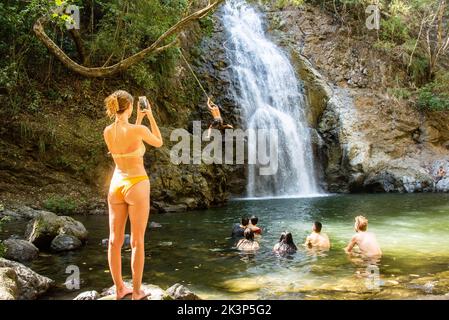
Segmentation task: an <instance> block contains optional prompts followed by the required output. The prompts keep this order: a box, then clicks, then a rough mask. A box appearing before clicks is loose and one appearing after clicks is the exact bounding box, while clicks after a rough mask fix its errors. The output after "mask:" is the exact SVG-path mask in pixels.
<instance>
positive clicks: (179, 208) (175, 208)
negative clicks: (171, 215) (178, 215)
mask: <svg viewBox="0 0 449 320" xmlns="http://www.w3.org/2000/svg"><path fill="white" fill-rule="evenodd" d="M153 205H154V206H155V207H156V208H157V209H158V210H159V211H160V212H184V211H186V210H187V206H186V205H185V204H169V203H166V202H163V201H154V202H153Z"/></svg>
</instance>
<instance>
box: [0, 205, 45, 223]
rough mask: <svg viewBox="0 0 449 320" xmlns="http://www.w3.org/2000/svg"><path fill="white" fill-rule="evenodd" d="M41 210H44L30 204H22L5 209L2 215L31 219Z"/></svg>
mask: <svg viewBox="0 0 449 320" xmlns="http://www.w3.org/2000/svg"><path fill="white" fill-rule="evenodd" d="M40 212H42V210H35V209H33V208H30V207H28V206H21V207H18V208H15V209H13V210H11V209H5V210H3V211H2V212H1V214H0V216H1V217H10V218H11V219H15V220H22V219H23V220H30V219H34V218H36V217H37V216H38V215H39V213H40Z"/></svg>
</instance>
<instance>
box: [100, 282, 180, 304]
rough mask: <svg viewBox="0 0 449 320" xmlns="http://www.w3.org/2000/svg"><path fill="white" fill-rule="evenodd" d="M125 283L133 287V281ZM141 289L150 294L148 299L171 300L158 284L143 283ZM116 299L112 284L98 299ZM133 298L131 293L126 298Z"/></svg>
mask: <svg viewBox="0 0 449 320" xmlns="http://www.w3.org/2000/svg"><path fill="white" fill-rule="evenodd" d="M125 285H126V286H128V287H130V288H131V287H132V283H131V282H125ZM141 289H142V290H143V291H144V292H145V293H146V294H147V295H148V297H147V298H146V300H171V298H170V296H169V295H168V293H167V292H165V291H164V290H163V289H161V288H160V287H158V286H156V285H152V284H144V283H142V286H141ZM114 299H115V286H112V287H110V288H108V289H106V290H104V291H103V292H102V293H101V298H99V299H98V300H114ZM124 299H125V300H126V299H131V295H129V296H127V297H125V298H124Z"/></svg>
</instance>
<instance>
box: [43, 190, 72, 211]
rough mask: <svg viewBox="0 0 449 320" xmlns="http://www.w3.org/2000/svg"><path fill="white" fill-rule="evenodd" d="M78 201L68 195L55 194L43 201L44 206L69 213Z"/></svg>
mask: <svg viewBox="0 0 449 320" xmlns="http://www.w3.org/2000/svg"><path fill="white" fill-rule="evenodd" d="M78 206H79V202H78V201H77V200H75V199H73V198H70V197H63V196H58V195H55V196H53V197H50V198H48V199H47V200H45V201H44V208H45V209H47V210H49V211H51V212H55V213H59V214H64V215H70V214H73V213H75V210H76V209H77V208H78Z"/></svg>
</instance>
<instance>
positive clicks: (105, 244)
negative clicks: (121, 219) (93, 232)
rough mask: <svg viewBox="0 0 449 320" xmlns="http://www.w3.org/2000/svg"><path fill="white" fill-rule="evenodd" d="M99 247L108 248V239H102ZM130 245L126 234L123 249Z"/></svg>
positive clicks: (129, 239)
mask: <svg viewBox="0 0 449 320" xmlns="http://www.w3.org/2000/svg"><path fill="white" fill-rule="evenodd" d="M101 245H102V246H105V247H108V246H109V238H106V239H102V240H101ZM130 245H131V236H130V235H129V234H128V233H126V234H125V239H124V240H123V247H125V248H129V246H130Z"/></svg>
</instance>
